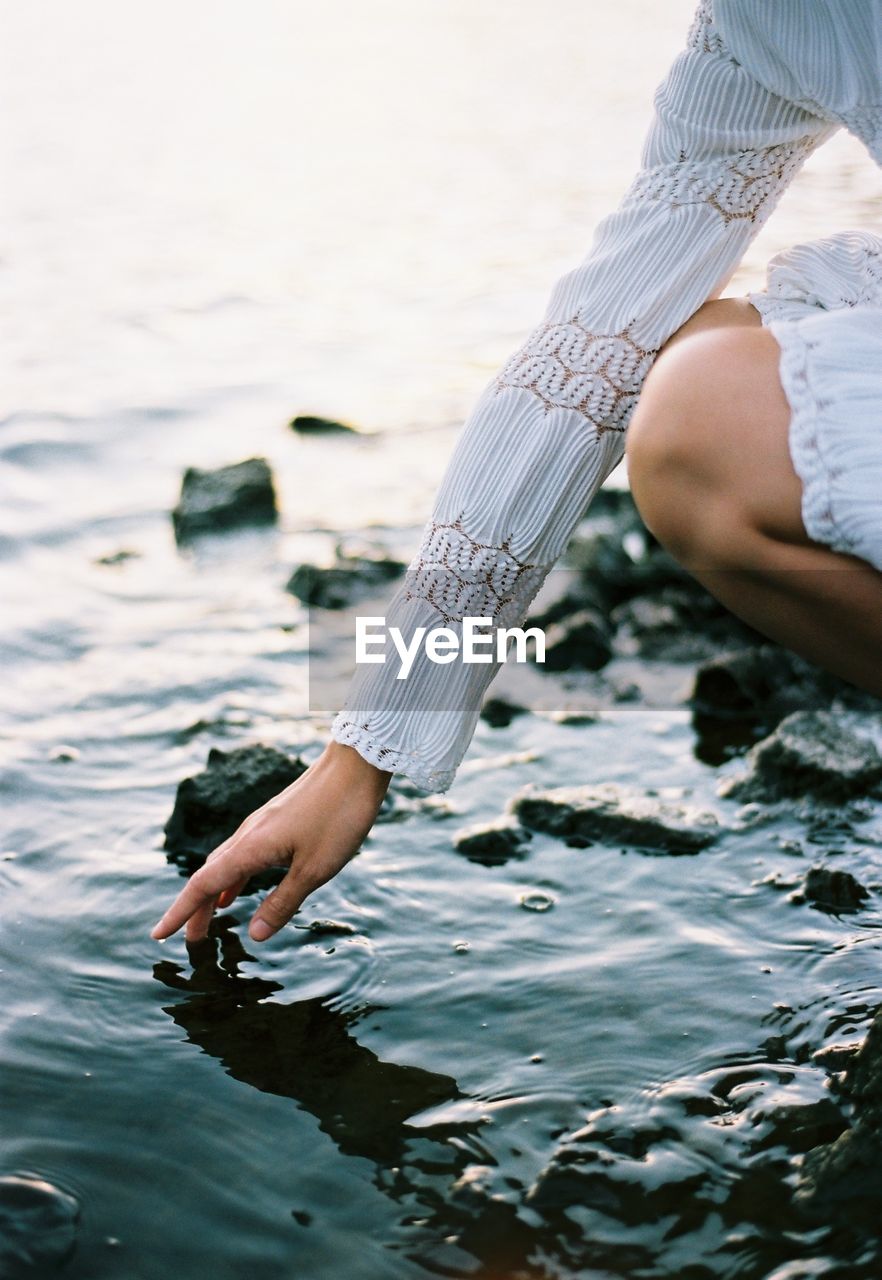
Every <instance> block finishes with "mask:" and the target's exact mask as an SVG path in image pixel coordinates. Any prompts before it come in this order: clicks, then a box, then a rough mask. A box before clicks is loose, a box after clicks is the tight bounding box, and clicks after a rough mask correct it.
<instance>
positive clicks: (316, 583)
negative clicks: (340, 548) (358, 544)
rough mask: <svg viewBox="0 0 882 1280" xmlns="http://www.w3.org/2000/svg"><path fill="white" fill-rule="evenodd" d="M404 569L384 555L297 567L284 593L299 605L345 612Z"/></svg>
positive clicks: (344, 558)
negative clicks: (294, 599) (301, 603)
mask: <svg viewBox="0 0 882 1280" xmlns="http://www.w3.org/2000/svg"><path fill="white" fill-rule="evenodd" d="M406 567H407V566H406V565H404V564H403V563H402V562H401V561H400V560H393V559H391V558H390V557H387V556H376V557H373V556H348V557H342V558H340V559H338V560H337V562H336V564H333V565H328V566H322V565H315V564H301V565H298V567H297V568H296V569H295V570H294V572H293V573H292V574H291V577H290V578H289V579H288V582H287V584H286V587H285V590H286V591H289V592H290V593H291V595H294V596H297V598H298V600H301V601H302V602H303V604H306V605H312V606H314V607H315V608H319V609H345V608H347V607H348V606H349V605H350V604H353V603H354V602H355V601H357V600H359V599H360V598H361V597H363V596H365V595H369V594H370V592H371V591H376V590H379V589H380V588H382V587H383V586H385V585H386V584H387V583H389V582H391V581H393V580H394V579H395V578H397V577H399V575H400V574H402V573H403V572H404V570H405V568H406Z"/></svg>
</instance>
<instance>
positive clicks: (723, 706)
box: [690, 644, 878, 729]
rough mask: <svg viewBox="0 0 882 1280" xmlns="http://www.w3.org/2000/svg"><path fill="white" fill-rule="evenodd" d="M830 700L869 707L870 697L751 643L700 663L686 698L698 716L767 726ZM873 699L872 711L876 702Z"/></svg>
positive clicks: (793, 657)
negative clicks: (749, 721)
mask: <svg viewBox="0 0 882 1280" xmlns="http://www.w3.org/2000/svg"><path fill="white" fill-rule="evenodd" d="M834 698H837V699H839V700H840V701H842V702H843V703H844V704H845V705H847V706H856V707H867V708H868V709H869V703H868V699H870V698H871V695H870V694H865V693H863V692H862V691H861V690H859V689H856V688H855V687H854V686H853V685H849V684H847V683H846V681H844V680H840V679H839V678H838V677H837V676H834V675H832V674H830V673H829V672H826V671H823V670H822V669H821V668H820V667H818V666H816V665H815V664H814V663H811V662H808V661H807V660H806V659H805V658H801V657H799V656H798V655H797V654H795V653H791V652H790V651H789V650H788V649H783V648H781V647H780V646H779V645H775V644H757V645H751V646H750V647H747V648H740V649H730V650H729V651H728V652H725V653H720V654H718V655H717V656H716V657H713V658H711V659H709V660H708V661H707V662H704V663H703V664H702V665H701V666H700V667H699V668H698V670H697V672H696V674H695V682H694V685H693V688H692V693H691V696H690V701H691V703H692V707H693V710H694V711H695V713H696V715H698V716H702V717H705V718H711V719H719V720H753V721H755V722H757V723H759V724H763V725H766V726H767V727H768V728H769V729H771V728H773V727H774V726H775V725H776V724H777V723H778V722H779V721H780V720H782V719H783V718H784V717H785V716H788V715H790V714H792V712H794V711H813V710H825V709H826V708H828V707H829V706H830V703H831V702H832V701H833V699H834ZM873 701H875V704H876V707H875V709H876V710H877V711H878V701H876V700H873Z"/></svg>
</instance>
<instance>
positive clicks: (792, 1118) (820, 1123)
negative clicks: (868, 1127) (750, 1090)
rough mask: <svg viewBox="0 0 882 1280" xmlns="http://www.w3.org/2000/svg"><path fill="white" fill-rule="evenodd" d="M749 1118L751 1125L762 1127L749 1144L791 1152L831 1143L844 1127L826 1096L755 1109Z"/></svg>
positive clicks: (808, 1149) (764, 1148)
mask: <svg viewBox="0 0 882 1280" xmlns="http://www.w3.org/2000/svg"><path fill="white" fill-rule="evenodd" d="M752 1118H753V1122H754V1123H755V1124H763V1126H764V1128H765V1133H764V1134H763V1136H762V1138H760V1140H759V1141H757V1142H755V1143H754V1144H753V1146H754V1150H756V1151H763V1150H766V1149H767V1148H769V1147H773V1146H784V1147H786V1148H787V1150H788V1152H789V1153H790V1154H792V1155H795V1154H801V1153H803V1152H806V1151H810V1150H812V1149H813V1148H814V1147H817V1146H818V1145H819V1144H821V1143H824V1142H833V1141H835V1139H836V1138H838V1137H839V1135H840V1134H841V1133H842V1132H843V1130H844V1129H846V1128H847V1127H848V1122H847V1121H846V1119H845V1117H844V1116H843V1114H842V1112H841V1111H840V1109H839V1107H837V1106H836V1103H835V1102H833V1101H832V1100H831V1099H830V1098H819V1099H818V1101H816V1102H805V1103H796V1104H794V1105H790V1106H780V1107H773V1108H772V1109H771V1110H770V1111H766V1112H763V1111H757V1112H756V1113H754V1116H753V1117H752Z"/></svg>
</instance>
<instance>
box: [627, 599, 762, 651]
mask: <svg viewBox="0 0 882 1280" xmlns="http://www.w3.org/2000/svg"><path fill="white" fill-rule="evenodd" d="M610 620H611V622H612V623H613V625H614V626H615V627H616V628H617V629H619V628H620V629H622V630H623V631H624V632H625V633H626V634H628V635H630V636H631V637H632V638H633V640H634V641H635V642H636V646H637V651H638V653H639V654H640V656H641V657H644V658H652V659H657V660H662V661H665V662H696V661H700V660H702V659H706V658H708V656H709V655H710V654H711V653H714V652H716V651H718V650H719V648H720V646H721V645H723V646H724V647H727V648H729V647H731V646H732V645H733V644H735V643H738V642H739V641H745V640H748V639H749V638H750V636H751V635H752V634H754V633H752V632H751V630H750V629H749V628H748V627H746V626H745V625H744V623H742V622H740V621H739V620H738V619H737V618H736V617H735V616H734V615H733V614H731V613H729V611H728V609H726V608H724V606H723V605H721V604H720V603H719V601H718V600H715V599H714V597H713V596H712V595H711V594H710V593H709V592H707V591H702V592H700V593H699V592H696V591H695V590H694V588H693V587H691V586H687V585H686V584H685V583H672V584H669V585H668V586H665V587H662V588H661V590H659V591H656V592H654V593H653V594H651V595H640V596H633V597H632V598H631V599H629V600H626V601H624V602H623V603H622V604H619V605H617V606H616V607H615V608H614V609H613V610H612V613H611V615H610Z"/></svg>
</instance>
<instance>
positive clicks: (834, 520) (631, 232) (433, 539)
mask: <svg viewBox="0 0 882 1280" xmlns="http://www.w3.org/2000/svg"><path fill="white" fill-rule="evenodd" d="M843 126H844V127H845V128H847V129H849V130H851V131H852V132H853V133H855V134H856V135H857V136H858V137H860V138H861V139H862V140H863V142H864V143H865V144H866V146H867V147H868V149H869V151H870V153H871V155H872V156H873V158H874V159H875V160H876V162H877V163H882V4H880V3H878V2H876V0H774V3H770V2H769V0H702V3H700V4H699V7H698V10H697V12H696V15H695V18H694V20H693V23H692V26H691V28H690V31H689V35H688V38H687V43H686V48H685V49H684V50H683V52H682V53H681V54H680V55H679V56H678V57H677V59H676V60H675V61H674V64H673V66H672V67H671V69H670V71H669V73H668V75H667V77H666V78H665V80H664V82H663V83H662V84H661V86H660V87H659V89H658V90H657V92H656V95H655V114H654V118H653V121H652V125H651V127H650V130H649V134H648V136H647V138H646V141H645V143H644V148H643V154H642V157H641V161H642V165H641V170H640V172H639V173H638V175H637V177H636V178H635V180H634V182H633V183H632V184H631V186H630V188H629V189H628V191H627V192H626V194H625V196H624V197H623V199H622V202H621V204H620V206H619V208H618V209H617V210H616V211H615V212H614V213H612V214H610V215H609V216H608V217H607V218H605V219H604V220H603V221H602V222H601V223H600V224H599V226H598V228H597V231H596V233H595V238H594V243H593V245H592V247H591V251H590V252H589V254H588V256H587V258H586V259H585V260H584V261H583V262H582V263H581V265H579V266H578V267H576V268H575V269H574V270H572V271H570V272H568V273H567V274H566V275H564V276H563V277H562V278H561V279H560V280H558V282H557V283H556V285H555V287H554V289H553V291H552V293H551V297H550V300H549V303H548V307H547V310H546V313H545V316H544V318H543V320H542V322H541V323H540V324H539V325H538V326H537V327H536V328H535V329H534V330H533V331H532V332H531V333H530V334H529V336H528V337H527V339H526V341H525V342H524V343H523V345H522V346H521V347H519V348H518V350H517V351H515V352H514V354H513V355H512V356H511V358H510V359H509V361H508V362H507V363H506V364H505V366H504V367H503V368H502V369H501V370H500V372H499V373H498V374H497V375H496V376H495V377H494V378H493V380H492V381H491V382H490V384H489V385H488V386H487V387H486V389H485V390H484V392H483V393H482V395H481V396H480V398H479V400H478V402H477V404H476V405H475V407H474V409H473V410H472V412H471V414H470V416H469V418H468V420H467V421H466V424H465V426H464V428H463V430H462V432H461V435H460V437H459V440H458V443H457V446H456V448H455V450H454V453H453V456H452V458H451V460H450V463H449V465H448V468H447V471H446V474H445V476H444V479H443V481H442V484H441V487H440V490H439V492H438V495H437V498H436V501H435V506H434V510H433V512H432V516H431V519H430V520H429V522H428V524H427V526H426V529H425V532H424V535H423V538H422V542H421V545H420V547H419V550H418V551H417V554H416V555H415V557H414V559H413V561H412V563H411V565H410V568H409V571H408V574H407V577H406V580H405V583H404V585H403V587H402V588H401V589H400V591H399V592H398V593H397V595H396V596H395V597H394V599H393V601H392V602H391V604H390V606H389V608H388V609H387V613H386V622H387V624H388V625H389V626H398V627H399V628H400V629H401V631H402V633H403V634H405V635H408V634H411V633H412V632H413V629H414V628H415V627H417V626H424V627H427V628H433V627H438V626H441V625H447V626H450V627H452V628H453V629H454V630H456V629H457V628H459V627H461V623H462V619H463V618H464V617H492V618H493V619H494V622H495V623H496V624H497V625H502V626H513V625H516V624H519V623H520V622H522V621H523V619H524V618H525V616H526V613H527V610H528V607H529V604H530V602H531V601H532V599H533V597H534V595H535V593H536V591H537V590H538V588H539V586H540V585H541V583H542V581H543V580H544V578H545V576H546V574H547V573H548V571H549V570H550V568H551V567H552V565H553V564H554V562H555V560H556V559H557V558H558V556H559V555H560V554H561V552H562V551H563V550H564V548H565V546H566V544H567V542H568V540H569V538H570V535H571V534H572V532H573V529H574V528H575V526H576V524H577V523H578V521H579V520H580V519H581V517H582V516H583V514H584V512H585V509H586V507H587V505H588V503H589V502H590V499H591V498H592V497H593V495H594V494H595V493H596V491H597V489H598V488H599V487H600V485H601V484H602V483H603V481H604V479H605V478H606V477H607V476H608V475H609V473H610V471H612V469H613V468H614V467H615V466H616V465H617V463H618V462H619V461H620V460H621V458H622V456H623V454H624V443H625V431H626V428H627V425H628V421H629V419H630V416H631V413H632V411H633V409H634V406H635V404H636V401H637V397H638V395H639V393H640V388H641V385H642V382H643V379H644V378H645V376H646V373H647V372H648V370H649V368H650V366H651V364H652V361H653V358H654V356H655V355H656V353H657V352H658V349H659V348H660V347H661V345H662V344H663V343H664V342H665V340H666V339H667V338H668V337H670V335H671V334H672V333H673V332H674V331H675V330H676V329H678V328H679V327H680V325H682V324H683V323H684V322H685V321H686V320H688V319H689V317H690V316H691V315H692V314H693V313H694V312H695V311H696V310H697V309H698V307H699V306H701V304H702V303H703V302H705V301H706V300H707V299H708V298H709V297H710V296H712V295H713V294H714V293H715V291H716V290H717V288H718V287H719V286H721V285H722V284H724V283H725V281H726V280H728V278H729V276H730V275H731V272H732V271H733V269H734V267H735V266H736V265H737V263H738V262H739V260H740V259H741V257H742V255H743V254H744V251H745V249H746V247H747V246H748V244H749V243H750V241H751V240H752V239H753V237H754V236H755V235H756V233H757V231H758V229H759V227H760V226H761V224H762V223H763V222H764V221H765V219H766V218H767V217H768V215H769V214H770V213H771V211H772V209H773V207H774V205H775V203H776V202H777V200H778V198H779V196H780V195H781V193H782V191H783V190H784V189H785V187H786V186H787V184H788V182H789V181H790V179H791V178H792V177H793V175H794V174H795V173H796V172H797V170H798V169H799V168H800V166H801V165H802V163H803V162H804V160H805V159H806V157H807V156H808V155H809V154H810V153H811V152H812V151H813V150H814V149H815V148H816V147H817V146H818V145H819V144H821V143H823V142H824V141H825V140H826V139H828V138H829V137H830V136H831V135H832V134H833V133H834V132H835V131H836V130H837V129H838V128H840V127H843ZM750 298H751V301H752V302H753V303H754V305H755V306H756V307H757V308H758V309H759V311H760V314H761V316H762V319H763V322H764V323H765V324H767V325H768V326H769V328H770V329H771V331H772V332H773V333H774V335H775V337H776V339H777V340H778V342H779V343H780V344H781V348H782V356H781V364H780V371H781V379H782V383H783V386H784V390H785V393H786V395H787V397H788V399H789V402H790V405H791V409H792V421H791V428H790V444H791V456H792V458H793V463H794V467H795V469H796V471H797V474H798V475H799V476H800V478H801V480H802V481H803V517H804V522H805V526H806V529H807V532H808V533H809V536H810V537H812V538H814V539H815V540H816V541H819V542H822V543H825V544H827V545H829V546H830V547H832V548H834V549H836V550H841V551H847V552H850V553H851V554H854V555H857V556H860V557H862V558H863V559H865V560H867V561H869V562H870V563H871V564H872V565H874V566H875V567H876V568H877V569H879V570H882V238H880V237H878V236H876V235H873V234H871V233H868V232H856V231H854V232H842V233H840V234H838V235H834V236H831V237H828V238H827V239H825V240H819V241H815V242H813V243H810V244H804V245H797V246H796V247H795V248H793V249H791V250H789V251H787V252H785V253H782V254H779V255H777V256H776V257H775V258H773V259H772V261H771V262H770V264H769V269H768V283H767V289H766V291H765V292H763V293H760V294H751V295H750ZM497 670H498V666H497V664H496V663H495V662H491V663H487V664H472V665H469V664H464V663H461V662H455V663H451V664H450V665H439V664H437V663H434V662H431V661H429V660H428V659H427V657H426V656H425V655H424V654H421V655H420V656H419V657H418V658H417V659H416V661H415V663H414V666H413V668H412V670H411V672H410V674H409V676H408V677H407V679H406V680H397V679H396V674H397V667H396V664H394V663H390V662H386V663H385V665H370V666H361V667H359V668H357V672H356V677H355V679H354V681H353V684H352V687H351V690H350V693H349V696H348V698H347V701H346V706H345V707H344V709H343V710H342V711H341V712H340V713H339V714H338V715H337V717H336V719H335V720H334V724H333V728H332V734H333V737H334V738H335V739H336V740H337V741H339V742H343V743H348V744H350V745H352V746H354V747H355V748H356V749H357V750H358V751H359V752H360V754H361V755H362V756H364V758H365V759H366V760H369V761H370V762H371V763H373V764H375V765H377V766H378V767H379V768H382V769H388V770H391V771H392V772H400V773H403V774H406V775H407V776H409V777H410V778H411V779H412V781H413V782H414V783H416V785H417V786H419V787H421V788H423V789H425V790H445V789H446V788H447V787H448V786H449V785H450V782H451V781H452V779H453V776H454V773H455V771H456V768H457V766H458V764H459V762H460V760H461V759H462V756H463V754H464V753H465V750H466V748H467V746H468V744H469V742H470V740H471V737H472V733H473V732H474V727H475V723H476V721H477V717H478V713H479V710H480V706H481V701H482V698H483V695H484V693H485V691H486V689H487V686H488V685H489V683H490V681H491V680H492V678H493V676H494V674H495V673H496V671H497Z"/></svg>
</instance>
